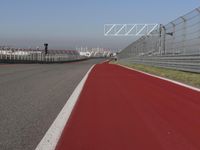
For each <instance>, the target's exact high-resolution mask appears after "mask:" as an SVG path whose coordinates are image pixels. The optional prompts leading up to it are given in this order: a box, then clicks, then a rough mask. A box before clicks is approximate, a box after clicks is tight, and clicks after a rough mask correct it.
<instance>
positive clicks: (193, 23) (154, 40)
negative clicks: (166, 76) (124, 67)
mask: <svg viewBox="0 0 200 150" xmlns="http://www.w3.org/2000/svg"><path fill="white" fill-rule="evenodd" d="M152 32H153V33H152V34H151V35H152V36H142V37H140V38H139V39H138V40H136V41H134V42H133V43H132V44H130V45H129V46H128V47H126V48H125V49H124V50H122V51H121V52H120V54H119V56H118V57H119V60H122V59H126V60H129V61H132V62H134V60H135V61H137V63H144V61H145V60H146V61H147V60H148V63H150V62H151V63H150V64H154V65H157V66H158V65H159V66H161V65H160V64H159V63H160V57H162V58H164V57H166V59H165V60H166V61H167V58H170V57H171V59H170V60H172V58H177V57H179V59H178V60H180V57H182V58H184V59H181V62H180V61H178V62H177V61H170V60H169V61H167V62H168V64H170V63H171V65H174V64H175V62H177V63H180V64H179V66H177V65H176V66H175V67H171V68H175V69H180V68H182V69H181V70H185V69H184V65H185V64H186V63H187V62H188V61H184V60H186V57H187V56H188V57H189V58H190V63H193V64H190V66H187V68H189V69H187V71H188V70H189V71H194V69H192V67H194V65H195V67H194V68H195V70H196V69H197V71H195V72H200V61H196V60H198V59H197V57H198V56H200V7H198V8H196V9H194V10H193V11H191V12H189V13H187V14H186V15H183V16H181V17H179V18H177V19H175V20H173V21H171V22H170V23H168V24H166V25H162V24H160V28H159V29H157V30H154V31H152ZM193 57H194V59H195V61H193ZM128 58H129V59H128ZM141 58H142V60H143V61H141ZM151 58H154V59H151ZM198 58H199V57H198ZM176 60H177V59H176ZM152 62H154V63H152ZM162 63H163V62H162ZM162 66H163V67H164V66H165V65H164V64H162ZM168 66H169V65H168ZM190 68H191V69H190Z"/></svg>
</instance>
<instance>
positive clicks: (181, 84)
mask: <svg viewBox="0 0 200 150" xmlns="http://www.w3.org/2000/svg"><path fill="white" fill-rule="evenodd" d="M117 65H119V66H121V67H124V68H127V69H130V70H134V71H137V72H140V73H143V74H146V75H149V76H152V77H155V78H159V79H162V80H165V81H168V82H172V83H174V84H178V85H180V86H183V87H186V88H189V89H192V90H195V91H198V92H200V89H199V88H195V87H193V86H189V85H187V84H184V83H181V82H178V81H174V80H171V79H167V78H164V77H160V76H157V75H152V74H149V73H146V72H143V71H140V70H136V69H133V68H130V67H127V66H123V65H120V64H117Z"/></svg>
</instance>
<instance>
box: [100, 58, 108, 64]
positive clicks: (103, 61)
mask: <svg viewBox="0 0 200 150" xmlns="http://www.w3.org/2000/svg"><path fill="white" fill-rule="evenodd" d="M108 61H109V59H107V60H104V61H103V62H101V64H103V63H106V62H108Z"/></svg>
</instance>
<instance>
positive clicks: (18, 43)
mask: <svg viewBox="0 0 200 150" xmlns="http://www.w3.org/2000/svg"><path fill="white" fill-rule="evenodd" d="M199 6H200V0H151V1H150V0H98V1H97V0H0V18H1V21H0V45H11V46H13V47H24V48H27V47H33V48H34V47H36V46H42V45H43V43H44V42H48V43H49V46H50V48H54V49H75V48H76V47H81V46H88V47H96V46H100V47H106V48H124V47H126V46H127V45H128V44H130V43H131V42H132V41H134V40H135V39H134V37H104V35H103V34H104V30H103V27H104V24H107V23H163V24H166V23H168V22H169V21H171V20H174V19H175V18H177V17H179V16H181V15H184V14H185V13H187V12H189V11H191V10H193V9H194V8H196V7H199Z"/></svg>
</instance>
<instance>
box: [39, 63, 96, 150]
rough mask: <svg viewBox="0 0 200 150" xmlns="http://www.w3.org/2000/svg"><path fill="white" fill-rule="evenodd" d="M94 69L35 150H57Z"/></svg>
mask: <svg viewBox="0 0 200 150" xmlns="http://www.w3.org/2000/svg"><path fill="white" fill-rule="evenodd" d="M93 67H94V65H93V66H92V67H91V68H90V69H89V71H88V72H87V73H86V75H85V76H84V78H83V79H82V80H81V82H80V83H79V84H78V86H77V87H76V89H75V90H74V92H73V93H72V95H71V96H70V97H69V99H68V101H67V103H66V104H65V106H64V107H63V108H62V110H61V111H60V113H59V114H58V116H57V117H56V119H55V120H54V122H53V123H52V125H51V126H50V128H49V129H48V131H47V132H46V134H45V135H44V137H43V138H42V140H41V141H40V143H39V144H38V146H37V147H36V149H35V150H55V148H56V145H57V143H58V140H59V139H60V136H61V134H62V131H63V129H64V127H65V125H66V123H67V121H68V119H69V117H70V114H71V112H72V110H73V108H74V106H75V104H76V102H77V100H78V97H79V95H80V93H81V91H82V89H83V86H84V84H85V82H86V79H87V77H88V75H89V73H90V72H91V70H92V68H93Z"/></svg>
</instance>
